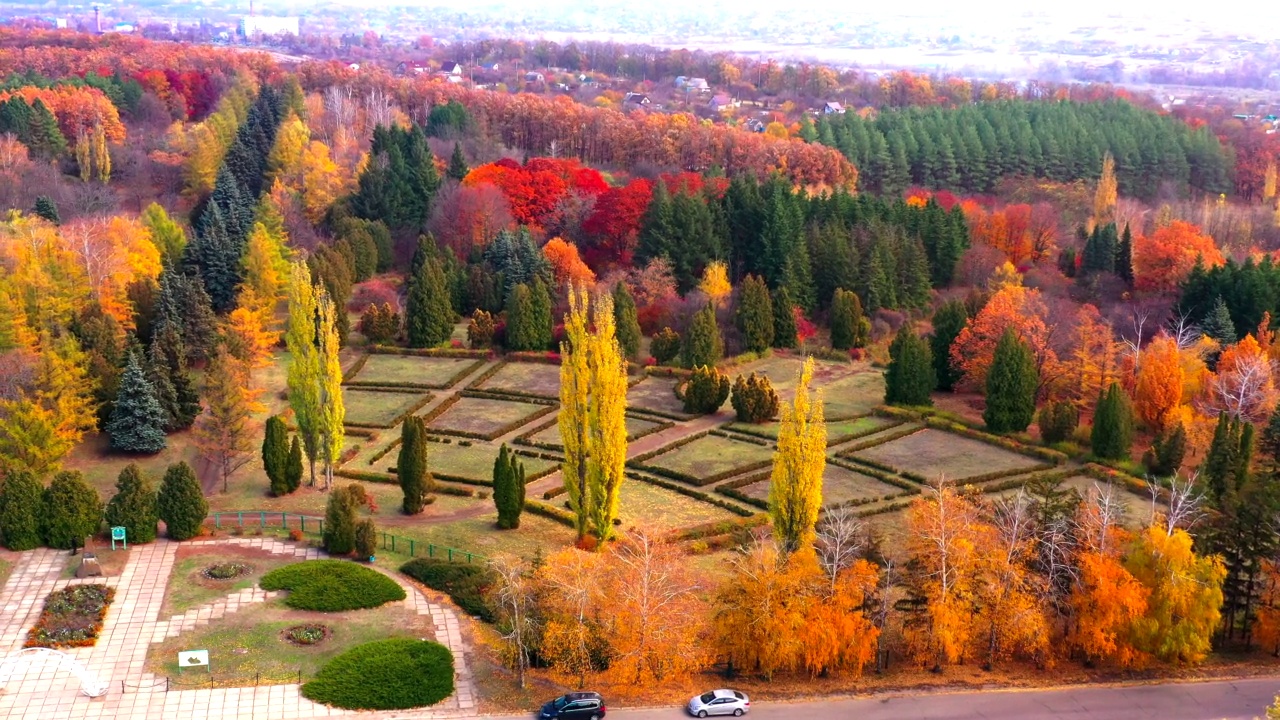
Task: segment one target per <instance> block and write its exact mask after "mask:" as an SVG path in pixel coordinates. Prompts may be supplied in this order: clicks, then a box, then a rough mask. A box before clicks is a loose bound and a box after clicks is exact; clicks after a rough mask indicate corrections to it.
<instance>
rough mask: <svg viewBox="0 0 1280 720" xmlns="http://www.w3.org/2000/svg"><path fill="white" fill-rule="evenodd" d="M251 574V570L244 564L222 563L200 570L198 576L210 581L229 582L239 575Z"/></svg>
mask: <svg viewBox="0 0 1280 720" xmlns="http://www.w3.org/2000/svg"><path fill="white" fill-rule="evenodd" d="M251 572H253V568H252V567H250V566H249V565H246V564H245V563H238V562H224V563H216V564H214V565H210V566H208V567H206V568H205V569H204V570H201V571H200V574H201V575H204V576H205V577H206V578H208V579H210V580H231V579H233V578H238V577H240V576H241V575H248V574H249V573H251Z"/></svg>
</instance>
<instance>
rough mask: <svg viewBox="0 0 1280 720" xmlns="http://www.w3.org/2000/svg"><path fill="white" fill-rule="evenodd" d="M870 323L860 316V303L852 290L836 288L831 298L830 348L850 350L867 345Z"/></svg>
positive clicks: (863, 316)
mask: <svg viewBox="0 0 1280 720" xmlns="http://www.w3.org/2000/svg"><path fill="white" fill-rule="evenodd" d="M870 335H871V323H870V322H869V321H868V320H867V318H866V316H865V315H863V314H862V301H861V300H859V299H858V294H857V293H855V292H853V291H852V290H844V289H842V288H836V291H835V294H834V295H833V296H832V298H831V347H832V348H834V349H836V350H852V349H853V348H860V347H862V346H864V345H866V344H867V340H869V339H870Z"/></svg>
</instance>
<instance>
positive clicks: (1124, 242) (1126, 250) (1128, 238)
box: [1116, 223, 1133, 285]
mask: <svg viewBox="0 0 1280 720" xmlns="http://www.w3.org/2000/svg"><path fill="white" fill-rule="evenodd" d="M1116 275H1118V276H1119V277H1120V279H1121V280H1124V281H1125V282H1126V283H1128V284H1130V285H1132V284H1133V235H1132V234H1130V232H1129V223H1125V224H1124V232H1123V233H1122V234H1121V235H1120V244H1119V245H1116Z"/></svg>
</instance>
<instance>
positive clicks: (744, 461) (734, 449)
mask: <svg viewBox="0 0 1280 720" xmlns="http://www.w3.org/2000/svg"><path fill="white" fill-rule="evenodd" d="M771 458H773V449H772V448H769V447H764V446H761V445H754V444H752V443H746V442H740V441H737V440H730V439H729V438H724V437H720V436H718V435H706V436H703V437H700V438H698V439H697V440H694V441H693V442H691V443H688V444H687V445H682V446H680V447H678V448H676V449H674V450H672V451H670V452H666V453H663V454H661V455H658V456H656V457H653V458H650V459H648V460H646V461H645V462H644V464H645V465H650V466H653V467H659V468H664V469H667V470H672V471H675V472H678V473H683V474H685V475H690V476H692V477H695V478H705V477H710V476H712V475H720V474H721V473H725V472H729V471H731V470H734V469H735V468H743V469H745V468H747V467H748V466H750V465H753V464H755V463H759V462H763V461H767V460H770V459H771Z"/></svg>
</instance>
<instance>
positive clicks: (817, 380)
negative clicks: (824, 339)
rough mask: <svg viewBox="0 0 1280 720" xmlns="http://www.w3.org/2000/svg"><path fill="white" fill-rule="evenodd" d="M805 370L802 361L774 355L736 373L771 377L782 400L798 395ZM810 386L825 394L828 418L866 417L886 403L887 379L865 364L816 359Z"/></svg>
mask: <svg viewBox="0 0 1280 720" xmlns="http://www.w3.org/2000/svg"><path fill="white" fill-rule="evenodd" d="M803 367H804V361H803V359H801V358H797V357H792V356H782V355H774V356H773V357H769V358H765V359H763V360H757V361H756V362H753V363H749V364H747V365H744V366H743V367H741V368H739V369H737V370H735V371H734V374H735V375H736V374H738V373H741V374H742V375H749V374H751V373H753V372H754V373H755V374H757V375H763V376H765V377H767V378H769V382H770V383H772V384H773V389H774V390H777V391H778V395H779V397H781V398H782V399H783V400H790V399H792V398H793V397H794V396H795V390H796V384H797V383H798V381H799V379H800V370H801V369H802V368H803ZM810 387H811V388H814V389H816V390H821V391H822V398H823V402H824V405H825V408H824V409H825V411H826V416H827V417H828V418H848V417H852V416H854V415H865V414H866V413H868V412H870V411H871V409H872V408H874V407H875V406H876V405H879V404H881V403H882V402H884V376H883V375H882V374H881V373H880V372H879V371H878V370H872V371H868V369H867V367H866V366H865V365H862V364H858V365H851V364H849V363H835V362H824V361H821V360H815V361H814V364H813V381H812V383H811V384H810Z"/></svg>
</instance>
